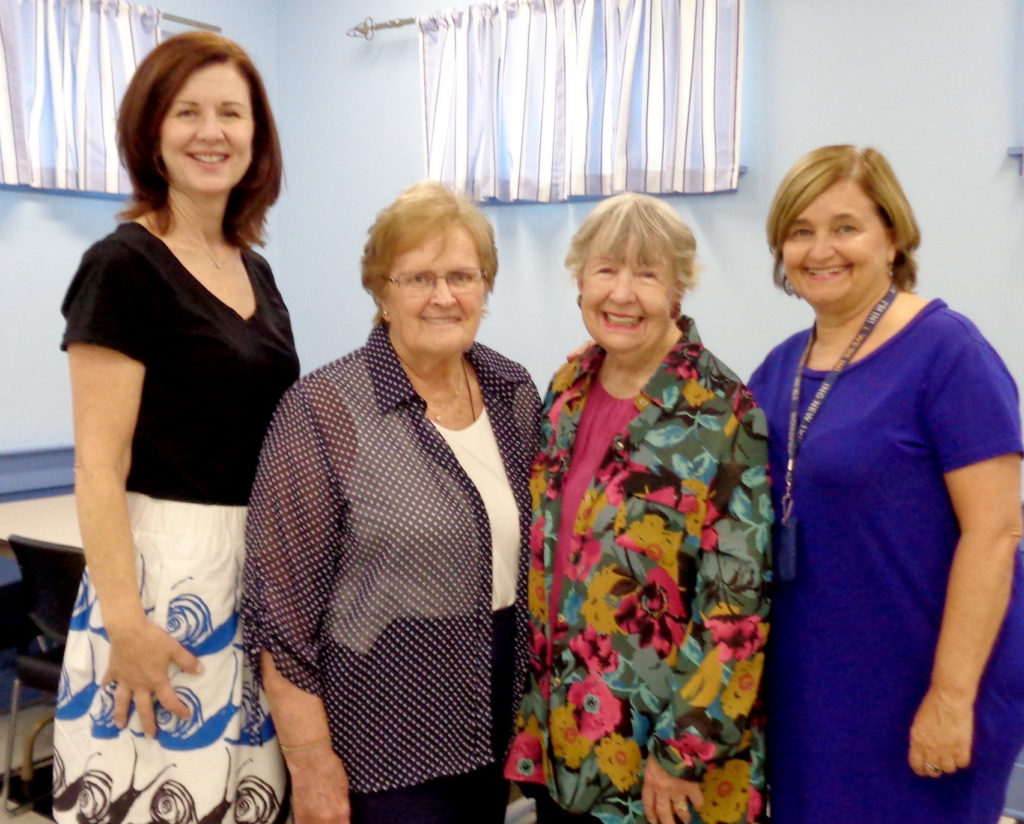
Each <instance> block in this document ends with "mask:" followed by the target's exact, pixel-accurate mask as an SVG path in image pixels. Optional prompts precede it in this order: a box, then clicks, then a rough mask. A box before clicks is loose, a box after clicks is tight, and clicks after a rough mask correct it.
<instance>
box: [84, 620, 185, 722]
mask: <svg viewBox="0 0 1024 824" xmlns="http://www.w3.org/2000/svg"><path fill="white" fill-rule="evenodd" d="M107 633H108V635H109V637H110V661H109V663H108V664H107V671H106V673H104V675H103V683H104V684H109V683H110V682H111V681H117V688H116V690H115V691H114V723H115V724H117V726H118V727H119V728H122V729H123V728H124V726H125V725H126V724H127V723H128V717H129V715H130V714H131V706H132V703H133V702H134V704H135V709H136V711H137V712H138V714H139V721H140V722H141V724H142V731H143V732H144V733H145V734H146V735H147V736H149V737H150V738H152V737H153V736H155V735H156V730H157V728H156V716H155V713H154V711H153V699H154V698H155V699H156V700H157V701H159V702H160V704H161V705H162V706H163V707H164V708H165V709H166V710H168V711H169V712H172V713H174V714H175V715H176V716H178V717H179V718H183V719H187V718H188V717H189V715H190V712H189V709H188V707H186V706H185V705H184V704H183V703H182V702H181V699H180V698H178V696H177V695H176V694H175V692H174V687H173V686H171V679H170V674H169V672H168V668H169V666H170V665H171V664H172V663H174V664H177V665H178V666H179V667H180V668H181V669H182V670H184V671H185V672H188V673H193V674H196V673H199V672H202V664H201V663H200V662H199V659H198V658H196V656H194V655H193V654H192V653H191V652H189V651H188V650H187V649H185V648H184V647H183V646H182V645H181V644H179V643H178V642H177V641H176V640H175V639H174V638H172V637H171V636H170V635H168V634H167V633H166V632H165V631H164V630H162V629H160V627H158V626H157V625H156V624H154V623H152V622H150V621H147V620H145V619H142V621H141V622H140V623H136V624H134V625H133V626H132V627H126V628H122V629H117V630H115V629H113V628H112V627H110V626H108V627H107Z"/></svg>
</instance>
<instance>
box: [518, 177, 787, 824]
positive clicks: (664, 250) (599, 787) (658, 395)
mask: <svg viewBox="0 0 1024 824" xmlns="http://www.w3.org/2000/svg"><path fill="white" fill-rule="evenodd" d="M695 257H696V241H695V240H694V237H693V233H692V232H691V231H690V229H689V227H688V226H687V225H686V224H685V223H684V222H683V221H682V220H681V219H680V218H679V216H678V215H677V214H676V213H675V212H674V211H673V210H672V208H671V207H669V206H668V205H667V204H666V203H664V202H662V201H659V200H656V199H654V198H652V197H650V196H648V195H638V194H622V195H617V196H616V197H613V198H610V199H608V200H606V201H604V202H603V203H601V204H600V205H599V206H598V207H597V208H595V209H594V211H593V212H591V214H590V216H589V217H588V218H587V219H586V221H584V223H583V225H582V226H581V227H580V230H579V231H578V232H577V233H576V235H575V237H573V239H572V245H571V246H570V249H569V254H568V256H567V257H566V266H568V268H569V269H570V271H571V272H572V273H573V275H574V277H575V280H576V284H577V286H578V288H579V305H580V310H581V312H582V314H583V322H584V324H585V325H586V327H587V331H588V332H589V333H590V335H591V337H592V338H593V339H594V341H595V345H593V346H590V347H588V348H587V349H586V350H585V351H583V353H582V355H581V356H579V357H575V358H573V359H572V360H570V361H569V362H568V363H567V364H566V365H565V366H563V367H562V369H561V370H560V371H559V372H558V373H557V374H556V375H555V377H554V379H553V380H552V382H551V387H550V389H549V391H548V395H547V398H546V399H545V401H544V410H543V415H542V419H541V452H540V454H539V455H538V456H537V459H536V460H535V461H534V463H533V469H532V476H531V481H530V488H531V491H532V492H533V506H534V518H533V529H532V531H531V533H530V539H531V545H530V548H531V561H530V569H529V613H530V630H531V639H532V642H531V647H530V650H531V655H530V667H529V680H528V683H527V692H526V696H525V697H524V698H523V701H522V705H521V707H520V710H519V718H518V722H517V728H518V735H517V736H516V738H515V741H514V743H513V745H512V749H511V752H510V754H509V757H508V762H507V767H506V775H508V776H509V777H510V778H514V779H515V780H517V781H520V782H522V783H524V785H527V792H528V793H529V794H531V795H534V796H536V798H537V821H538V822H539V824H597V822H617V823H618V824H642V823H643V822H645V821H646V822H651V823H652V824H675V823H676V821H677V820H679V821H684V822H694V824H701V823H703V824H739V822H744V824H746V823H747V822H751V823H752V822H759V821H763V820H764V814H765V803H764V786H765V779H764V763H763V760H764V758H763V756H764V749H763V745H764V738H763V735H762V729H763V723H762V713H761V710H760V704H759V702H758V700H757V697H758V688H759V685H760V681H761V671H762V667H763V663H764V654H763V652H762V649H763V646H764V642H765V639H766V637H767V634H768V624H767V620H766V619H767V613H768V600H767V593H766V586H765V584H766V578H767V561H768V545H769V530H770V527H771V521H772V508H771V499H770V493H769V489H768V477H767V474H766V471H765V462H766V460H767V457H768V445H767V442H766V426H765V419H764V415H763V413H762V412H761V410H760V409H758V408H757V407H756V406H755V405H754V402H753V400H752V399H751V397H750V393H749V392H747V390H746V388H745V387H744V386H743V384H742V383H741V382H740V380H739V379H738V378H737V377H736V375H735V374H733V372H732V371H731V370H730V369H729V368H728V367H727V366H726V365H725V364H723V363H722V362H721V361H720V360H718V359H717V358H716V357H715V356H714V355H712V354H711V352H710V351H708V350H707V349H705V348H704V346H703V344H702V343H701V341H700V337H699V335H698V334H697V328H696V325H695V324H694V321H693V320H692V319H691V318H689V317H687V316H686V315H684V314H681V312H680V302H681V300H682V298H683V295H684V293H685V292H686V290H687V289H689V288H690V287H692V286H693V284H694V283H695V282H696V275H697V273H696V268H697V267H696V263H695ZM529 785H540V786H537V787H530V786H529Z"/></svg>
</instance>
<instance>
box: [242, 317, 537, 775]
mask: <svg viewBox="0 0 1024 824" xmlns="http://www.w3.org/2000/svg"><path fill="white" fill-rule="evenodd" d="M467 358H468V360H469V362H470V364H471V365H472V366H473V369H474V370H475V372H476V374H477V376H478V379H479V381H480V388H481V391H482V394H483V397H484V403H485V405H486V407H487V411H488V415H489V416H490V419H491V425H492V427H493V429H494V433H495V437H496V438H497V441H498V447H499V450H500V452H501V456H502V461H503V463H504V466H505V471H506V474H507V476H508V479H509V482H510V484H511V486H512V489H513V493H514V495H515V499H516V504H517V507H518V509H519V521H520V532H521V535H522V549H521V552H520V558H519V568H520V573H519V578H518V581H517V585H516V587H517V595H518V598H517V603H516V624H517V638H516V680H517V683H521V682H522V680H523V679H524V677H525V663H524V662H525V647H526V643H525V638H526V634H525V612H524V606H525V594H526V593H525V588H526V571H525V570H526V565H527V563H528V552H527V550H526V548H525V547H526V540H527V537H528V532H529V522H530V503H529V492H528V487H527V480H528V472H529V466H530V462H531V460H532V459H533V456H534V454H535V452H536V449H537V443H538V440H537V416H538V412H539V407H540V400H539V398H538V396H537V391H536V388H535V387H534V385H533V382H532V381H531V379H530V377H529V374H528V373H527V372H526V371H525V370H524V369H523V368H522V367H521V366H519V365H518V364H515V363H513V362H511V361H509V360H507V359H506V358H504V357H502V356H501V355H499V354H497V353H496V352H494V351H493V350H490V349H488V348H487V347H485V346H482V345H480V344H474V345H473V346H472V347H471V348H470V350H469V351H468V352H467ZM425 408H426V407H425V404H424V402H423V400H422V399H421V398H420V397H419V396H418V395H417V394H416V392H415V390H413V388H412V385H411V384H410V383H409V380H408V378H407V377H406V375H405V373H404V371H403V370H402V368H401V366H400V364H399V362H398V359H397V358H396V356H395V354H394V350H393V349H392V348H391V343H390V341H389V339H388V336H387V332H386V330H385V329H384V328H382V327H377V328H375V329H374V330H373V331H372V332H371V333H370V337H369V339H368V341H367V343H366V345H365V346H364V347H363V348H361V349H359V350H357V351H355V352H353V353H351V354H350V355H347V356H346V357H344V358H341V359H340V360H337V361H335V362H333V363H331V364H328V365H327V366H325V367H323V368H321V369H319V370H317V371H316V372H314V373H312V374H311V375H309V376H307V377H305V378H303V379H302V380H301V381H299V382H298V383H297V384H296V385H295V386H293V387H292V388H291V389H290V390H289V391H288V392H287V393H286V394H285V396H284V398H283V399H282V401H281V404H280V406H279V407H278V410H277V412H276V414H275V417H274V420H273V422H272V423H271V426H270V430H269V432H268V434H267V439H266V441H265V443H264V446H263V453H262V455H261V458H260V467H259V470H258V472H257V478H256V483H255V486H254V488H253V495H252V500H251V501H250V510H249V521H248V527H247V549H246V551H247V558H246V567H245V590H244V595H243V621H244V625H245V643H246V648H247V651H248V653H249V655H250V656H251V659H252V660H256V659H257V658H258V654H259V651H260V650H261V649H267V650H269V651H270V652H271V654H272V655H273V658H274V662H275V664H276V666H277V668H278V669H279V670H280V672H281V673H282V674H283V675H284V676H285V677H286V678H288V680H290V681H292V682H293V683H294V684H296V685H297V686H299V687H301V688H302V689H304V690H306V691H308V692H311V693H314V694H316V695H319V696H320V698H321V699H322V700H323V702H324V706H325V708H326V710H327V714H328V719H329V721H330V727H331V735H332V738H333V741H334V748H335V750H336V752H337V753H338V754H339V756H340V757H341V759H342V761H343V762H344V764H345V767H346V769H347V771H348V774H349V779H350V781H351V786H352V789H353V790H355V791H357V792H379V791H381V790H387V789H393V788H396V787H405V786H412V785H414V784H419V783H422V782H423V781H427V780H429V779H432V778H437V777H440V776H445V775H458V774H461V773H466V772H469V771H471V770H474V769H476V768H478V767H480V766H483V765H485V764H487V763H489V762H491V761H493V753H492V748H491V707H490V695H491V673H490V667H491V663H490V662H491V656H490V642H491V632H492V612H491V564H492V561H491V536H490V527H489V524H488V519H487V513H486V510H485V509H484V505H483V502H482V500H481V498H480V495H479V493H478V492H477V490H476V487H475V486H474V485H473V484H472V482H471V481H470V480H469V478H468V476H467V475H466V473H465V472H464V470H463V469H462V467H461V465H460V464H459V462H458V460H457V459H456V458H455V456H454V455H453V454H452V451H451V449H450V448H449V447H448V445H447V444H446V443H445V441H444V439H443V438H442V436H441V435H440V434H439V433H438V431H437V430H436V428H435V427H434V426H433V425H431V424H430V422H429V421H428V420H427V418H426V417H425V414H424V412H425ZM515 694H519V690H518V689H517V690H516V691H515ZM506 717H507V719H508V725H509V729H511V726H512V721H513V718H514V708H513V707H509V708H508V712H507V713H506Z"/></svg>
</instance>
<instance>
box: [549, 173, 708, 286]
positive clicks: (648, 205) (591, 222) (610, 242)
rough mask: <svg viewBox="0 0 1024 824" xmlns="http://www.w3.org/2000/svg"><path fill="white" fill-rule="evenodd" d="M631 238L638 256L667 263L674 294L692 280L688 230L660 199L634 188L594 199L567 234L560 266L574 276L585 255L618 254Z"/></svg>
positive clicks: (693, 246)
mask: <svg viewBox="0 0 1024 824" xmlns="http://www.w3.org/2000/svg"><path fill="white" fill-rule="evenodd" d="M633 240H635V241H636V242H637V244H638V246H637V255H638V256H639V258H640V261H641V262H643V263H647V264H651V263H655V262H657V261H664V262H666V263H668V265H669V267H670V268H671V270H672V277H673V279H674V280H675V284H676V288H677V289H678V290H679V294H680V295H682V294H683V293H684V292H685V291H686V290H687V289H690V288H692V287H694V286H696V285H697V276H698V272H699V268H698V266H697V240H696V238H694V236H693V231H692V230H691V229H690V227H689V226H687V225H686V223H685V221H683V219H682V218H681V217H679V215H678V214H677V213H676V211H675V209H673V208H672V207H671V206H669V205H668V204H667V203H665V201H663V200H658V198H656V197H651V196H650V195H644V194H637V193H636V192H623V193H622V194H618V195H615V196H613V197H609V198H607V199H606V200H602V201H601V202H600V203H598V204H597V206H596V207H595V208H594V210H593V211H592V212H591V213H590V214H589V215H587V218H586V220H584V221H583V225H582V226H580V228H579V230H578V231H577V232H576V234H574V235H573V236H572V241H570V243H569V253H568V254H567V255H566V256H565V266H566V268H567V269H568V270H569V271H570V272H572V274H573V276H574V277H575V278H576V280H577V281H578V280H579V279H580V276H581V275H582V274H583V267H584V266H585V265H586V262H587V258H588V257H590V256H591V255H594V254H598V255H609V256H611V257H616V258H621V256H622V255H623V254H624V253H625V249H626V247H627V246H628V245H629V243H630V241H633ZM595 244H598V247H599V248H594V246H595ZM613 250H614V251H613Z"/></svg>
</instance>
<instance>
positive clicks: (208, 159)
mask: <svg viewBox="0 0 1024 824" xmlns="http://www.w3.org/2000/svg"><path fill="white" fill-rule="evenodd" d="M192 157H194V158H195V159H196V160H198V161H199V162H200V163H220V162H221V161H223V160H225V159H226V158H227V155H225V154H194V155H192Z"/></svg>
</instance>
